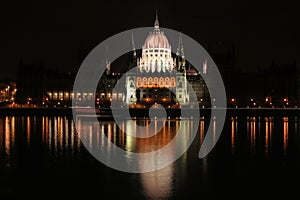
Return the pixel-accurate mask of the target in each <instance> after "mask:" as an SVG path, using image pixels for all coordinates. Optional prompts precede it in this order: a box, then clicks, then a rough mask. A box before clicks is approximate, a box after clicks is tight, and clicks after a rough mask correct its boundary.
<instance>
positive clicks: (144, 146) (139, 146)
mask: <svg viewBox="0 0 300 200" xmlns="http://www.w3.org/2000/svg"><path fill="white" fill-rule="evenodd" d="M206 120H207V119H204V118H201V119H200V120H199V130H198V133H199V135H198V140H197V144H198V146H200V145H201V144H202V143H203V140H204V137H205V130H206V128H207V126H208V123H207V121H206ZM78 122H79V123H78V128H79V129H80V130H81V131H83V132H85V133H86V134H84V135H83V136H84V137H88V138H89V141H90V142H89V144H88V145H89V147H90V148H94V147H95V146H98V145H100V146H104V147H106V148H108V149H109V150H110V151H108V152H113V150H114V149H115V148H117V147H120V148H122V149H124V150H126V151H129V152H139V153H144V152H150V151H154V150H157V149H160V148H162V147H163V146H165V145H167V144H168V143H169V142H170V141H171V140H172V139H173V138H174V136H175V135H176V133H177V131H178V129H179V127H180V125H181V126H184V129H185V130H186V139H187V140H188V138H189V137H190V135H189V133H190V132H191V131H192V127H193V125H192V124H191V123H192V122H191V121H189V120H182V121H181V123H180V120H164V121H159V120H158V121H155V123H156V126H155V127H158V124H159V123H163V125H164V126H163V128H162V129H161V130H160V131H159V132H158V133H157V134H156V135H155V136H153V137H150V138H138V139H137V138H134V137H131V136H129V135H127V134H126V133H125V132H124V131H122V130H126V132H133V131H134V130H135V129H136V124H139V125H144V126H146V127H147V125H148V123H149V120H148V119H143V120H136V124H134V125H133V126H132V125H131V124H130V123H127V121H123V123H122V124H121V126H122V129H120V128H119V127H118V126H117V125H116V123H114V122H112V121H105V122H99V124H93V123H90V122H89V121H88V120H86V119H84V118H82V119H79V121H78ZM212 123H213V130H214V131H215V126H216V123H217V121H215V120H214V121H213V122H212ZM99 125H100V126H99ZM298 130H299V123H298V117H245V118H242V117H231V118H228V119H227V123H226V124H225V128H224V131H223V133H222V135H225V138H228V145H229V146H228V147H229V148H230V153H231V154H232V155H234V154H237V153H239V152H240V151H242V150H243V151H244V150H245V149H247V148H249V152H250V154H252V155H257V154H259V155H260V152H263V153H262V154H263V156H264V157H265V158H268V157H269V156H271V155H277V153H278V155H280V156H283V158H285V157H286V156H288V152H289V151H288V150H289V148H290V145H291V141H290V140H291V138H294V139H296V140H295V141H293V143H297V144H298V143H299V141H297V139H299V136H298V135H299V134H298ZM146 131H147V132H146V134H150V132H151V131H157V130H156V129H155V128H154V130H149V129H146ZM212 134H215V133H212ZM106 137H107V138H108V139H109V141H111V142H108V141H107V140H106ZM16 141H18V143H17V142H16ZM244 141H246V143H243V142H244ZM20 143H22V145H21V146H22V148H23V146H25V148H29V147H30V146H31V145H33V144H34V143H40V144H41V146H42V147H41V148H42V149H43V150H45V151H48V152H49V155H50V156H53V157H54V158H59V157H66V156H70V157H71V158H73V157H76V155H77V154H78V152H80V150H81V149H82V148H83V145H82V144H81V143H80V139H79V137H78V136H77V133H76V130H75V128H74V124H73V120H72V119H70V118H67V117H60V116H56V117H48V116H41V117H38V116H23V117H20V116H18V117H17V116H4V117H0V168H1V167H6V168H8V167H13V166H16V165H17V161H16V160H18V159H19V158H18V153H17V146H18V145H20ZM226 144H227V143H226ZM176 145H183V146H184V145H187V143H185V142H178V143H177V144H176ZM174 150H175V149H174ZM193 151H199V148H198V149H196V150H195V149H193ZM214 151H215V153H216V154H218V153H220V154H222V152H221V151H218V150H215V149H214ZM197 153H198V152H196V153H195V152H192V153H191V152H189V151H188V152H187V153H185V154H183V155H182V156H181V157H180V159H179V160H180V167H181V168H183V169H184V170H183V173H187V172H186V171H185V169H186V167H187V166H188V162H189V159H191V156H197ZM128 156H129V155H128ZM168 156H173V155H168ZM160 159H165V158H164V157H158V158H153V159H152V161H153V162H152V163H151V164H152V165H155V164H156V162H159V160H160ZM197 162H198V161H197ZM199 162H201V168H202V169H201V171H202V174H203V176H202V178H203V179H206V178H207V177H208V174H209V173H210V168H209V166H210V165H209V162H208V160H207V158H204V159H202V160H201V161H199ZM139 165H140V167H141V168H142V167H143V165H144V163H143V162H141V163H139ZM176 170H178V169H177V168H176V166H175V164H174V163H173V164H171V165H169V166H168V167H166V168H164V169H161V170H158V171H155V172H150V173H143V174H139V176H138V177H139V178H138V179H139V180H135V181H139V182H140V184H141V185H142V188H143V191H144V193H145V195H146V196H147V197H148V198H151V199H167V198H169V197H171V196H172V191H173V190H174V187H175V186H174V184H175V182H174V179H175V175H176V173H177V172H176Z"/></svg>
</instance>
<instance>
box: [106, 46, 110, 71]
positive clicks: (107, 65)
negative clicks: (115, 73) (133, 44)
mask: <svg viewBox="0 0 300 200" xmlns="http://www.w3.org/2000/svg"><path fill="white" fill-rule="evenodd" d="M105 67H106V75H110V73H111V68H110V61H109V59H108V45H106V49H105Z"/></svg>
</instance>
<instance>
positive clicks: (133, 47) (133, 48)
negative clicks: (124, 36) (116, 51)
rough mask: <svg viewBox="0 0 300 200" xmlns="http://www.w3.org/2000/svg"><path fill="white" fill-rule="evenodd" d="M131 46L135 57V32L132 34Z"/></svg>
mask: <svg viewBox="0 0 300 200" xmlns="http://www.w3.org/2000/svg"><path fill="white" fill-rule="evenodd" d="M131 45H132V50H133V55H134V56H136V51H135V43H134V37H133V32H131Z"/></svg>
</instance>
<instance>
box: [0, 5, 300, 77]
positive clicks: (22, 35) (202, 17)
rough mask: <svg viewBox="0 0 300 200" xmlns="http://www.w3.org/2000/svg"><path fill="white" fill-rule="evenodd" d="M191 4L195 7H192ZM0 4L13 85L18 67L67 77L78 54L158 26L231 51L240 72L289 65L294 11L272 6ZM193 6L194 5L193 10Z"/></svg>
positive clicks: (4, 59) (0, 51)
mask: <svg viewBox="0 0 300 200" xmlns="http://www.w3.org/2000/svg"><path fill="white" fill-rule="evenodd" d="M191 2H196V3H191ZM191 2H189V1H187V0H184V1H181V2H180V1H171V0H169V1H151V0H148V1H141V0H139V1H130V3H128V2H125V1H122V0H110V1H100V0H98V1H71V0H67V1H61V0H51V1H48V0H47V1H6V2H5V3H3V2H1V6H0V22H1V31H0V44H1V45H0V58H1V74H0V78H3V77H11V76H12V77H13V76H14V75H15V73H16V68H17V66H18V64H19V62H20V59H22V60H23V62H24V63H39V62H40V61H41V60H42V59H43V60H44V63H45V65H46V67H47V68H50V67H53V66H55V65H57V66H58V67H59V69H60V70H64V69H65V70H72V69H74V66H76V65H78V54H79V53H78V52H79V48H80V47H82V48H86V49H87V50H91V48H93V47H95V46H96V45H97V44H99V43H100V42H101V41H103V40H105V39H106V38H108V37H110V36H112V35H114V34H116V33H118V32H121V31H125V30H128V29H131V28H138V27H146V26H152V25H153V22H154V17H155V10H156V9H158V12H159V19H160V25H161V26H162V27H165V28H170V29H174V30H177V31H180V32H183V33H184V34H187V35H188V36H190V37H192V38H194V39H195V40H197V41H198V42H199V43H200V44H201V45H202V46H204V47H207V46H208V45H209V44H214V43H218V44H221V43H222V44H223V45H224V46H225V49H226V48H227V47H228V48H229V47H230V45H232V44H235V47H236V54H237V64H238V67H239V68H241V69H243V70H252V69H256V68H257V67H258V66H259V65H260V66H261V67H269V66H270V64H271V60H272V58H274V61H275V62H276V63H292V62H294V61H295V60H296V61H298V60H299V54H298V55H296V35H297V33H298V30H297V26H299V24H298V25H297V17H298V14H297V12H298V10H297V9H296V8H297V6H296V5H295V3H292V2H289V1H286V0H285V1H279V2H278V3H275V2H274V1H272V3H266V2H264V3H262V2H260V1H219V2H218V1H214V0H213V1H212V0H207V1H199V2H197V1H191ZM198 4H199V5H198Z"/></svg>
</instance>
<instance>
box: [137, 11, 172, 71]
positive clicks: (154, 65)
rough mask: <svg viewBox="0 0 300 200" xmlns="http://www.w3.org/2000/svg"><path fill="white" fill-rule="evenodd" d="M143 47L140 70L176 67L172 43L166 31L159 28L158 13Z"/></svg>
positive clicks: (162, 69)
mask: <svg viewBox="0 0 300 200" xmlns="http://www.w3.org/2000/svg"><path fill="white" fill-rule="evenodd" d="M142 49H143V50H142V57H141V58H139V59H138V60H137V64H138V66H139V68H140V72H147V73H148V72H167V71H168V72H172V71H173V69H174V68H175V63H176V62H175V58H174V59H173V58H172V54H171V45H170V44H169V41H168V38H167V37H166V35H165V34H164V32H161V31H160V29H159V23H158V17H157V14H156V19H155V23H154V30H153V31H152V32H150V33H149V35H148V36H147V38H146V40H145V43H144V45H143V47H142Z"/></svg>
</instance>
